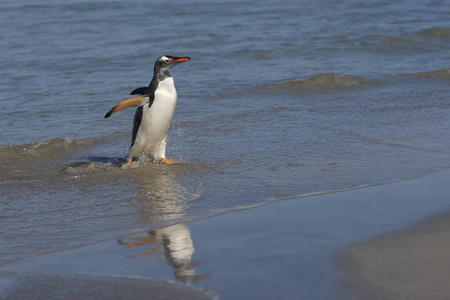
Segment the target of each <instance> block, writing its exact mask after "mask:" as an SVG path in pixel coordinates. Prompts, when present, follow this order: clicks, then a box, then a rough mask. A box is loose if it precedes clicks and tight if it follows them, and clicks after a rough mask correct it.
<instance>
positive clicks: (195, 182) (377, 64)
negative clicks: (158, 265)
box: [0, 0, 450, 264]
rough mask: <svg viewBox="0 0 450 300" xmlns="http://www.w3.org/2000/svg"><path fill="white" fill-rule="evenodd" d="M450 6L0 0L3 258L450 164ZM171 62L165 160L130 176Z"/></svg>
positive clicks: (438, 3)
mask: <svg viewBox="0 0 450 300" xmlns="http://www.w3.org/2000/svg"><path fill="white" fill-rule="evenodd" d="M448 4H449V3H448V1H221V0H215V1H192V2H188V3H186V2H185V1H178V0H174V1H74V0H67V1H50V0H48V1H45V0H39V1H24V0H14V1H3V2H2V3H1V4H0V15H1V18H0V42H1V47H0V54H1V55H0V69H1V71H2V72H1V75H0V76H1V77H0V78H1V80H0V103H1V107H2V109H1V112H0V128H1V130H0V147H1V148H0V180H1V181H0V240H1V241H0V245H1V246H0V264H1V263H5V262H7V261H10V260H14V259H18V258H21V257H24V256H28V255H33V254H37V253H43V252H49V251H50V252H51V251H55V250H58V249H67V248H71V247H76V246H79V245H83V244H87V243H94V242H97V241H100V240H104V239H108V238H114V237H117V236H121V235H126V234H129V233H133V232H139V231H142V230H150V229H153V228H158V227H161V226H166V225H170V224H174V223H177V222H180V221H186V220H191V219H195V218H199V217H206V216H213V215H215V214H218V213H222V212H226V211H231V210H236V209H242V208H248V207H252V206H255V205H259V204H261V203H266V202H267V201H273V200H276V199H280V198H285V197H295V196H298V195H304V194H309V193H315V192H323V191H334V190H340V189H346V188H352V187H358V186H364V185H372V184H378V183H383V182H388V181H391V180H396V179H404V178H410V177H415V176H420V175H423V174H426V173H427V172H429V171H432V170H435V169H439V168H445V167H448V166H449V165H450V160H449V156H450V155H449V154H450V98H449V82H450V70H449V69H448V68H449V58H450V54H449V53H450V51H449V50H450V25H449V24H450V5H448ZM163 54H167V55H174V56H190V57H191V61H189V62H185V63H183V64H180V65H178V66H176V67H175V68H173V69H172V75H173V77H174V80H175V85H176V87H177V91H178V104H177V108H176V112H175V115H174V118H173V121H172V126H171V128H170V130H169V137H168V149H167V152H168V157H169V158H170V159H173V160H180V161H183V162H184V164H182V165H179V166H163V165H159V164H157V163H152V162H149V161H146V160H145V158H142V159H141V160H140V161H139V162H138V163H137V167H136V168H131V169H124V168H121V165H122V164H123V163H124V157H125V156H126V154H127V151H128V148H129V145H130V139H131V127H132V121H133V115H134V109H129V110H126V111H122V112H120V113H118V114H116V115H114V116H112V117H111V118H109V119H107V120H105V119H104V118H103V116H104V114H105V113H106V112H107V111H108V109H109V108H111V107H112V106H113V105H115V104H117V103H118V102H120V101H122V100H124V99H126V98H127V97H129V93H130V92H131V91H132V90H133V89H135V88H137V87H141V86H146V85H148V83H149V82H150V80H151V77H152V72H153V64H154V61H155V60H156V59H157V58H158V57H159V56H160V55H163Z"/></svg>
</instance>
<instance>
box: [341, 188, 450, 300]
mask: <svg viewBox="0 0 450 300" xmlns="http://www.w3.org/2000/svg"><path fill="white" fill-rule="evenodd" d="M447 197H448V196H447ZM449 253H450V213H449V212H447V213H445V214H442V215H440V216H437V217H434V218H432V219H430V220H427V221H425V222H423V223H420V224H418V225H416V226H413V227H412V228H408V229H405V230H400V231H397V232H395V233H390V234H387V235H383V236H381V237H377V238H374V239H370V240H368V241H364V242H360V243H356V244H353V245H349V246H347V247H345V248H344V249H342V250H341V251H340V253H339V254H338V255H337V257H336V261H337V265H338V266H339V268H338V269H339V273H340V278H341V281H342V291H343V293H344V294H345V295H346V296H347V299H368V300H372V299H373V300H375V299H383V300H390V299H411V300H412V299H442V300H444V299H450V257H449Z"/></svg>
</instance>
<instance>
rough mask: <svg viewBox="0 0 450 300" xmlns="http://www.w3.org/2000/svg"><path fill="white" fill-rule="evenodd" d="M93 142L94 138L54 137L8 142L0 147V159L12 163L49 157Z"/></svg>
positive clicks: (66, 152)
mask: <svg viewBox="0 0 450 300" xmlns="http://www.w3.org/2000/svg"><path fill="white" fill-rule="evenodd" d="M95 143H96V141H95V139H82V140H71V139H62V138H55V139H51V140H47V141H43V142H36V143H30V144H23V145H12V144H9V145H7V146H4V147H2V148H0V161H1V162H2V163H14V162H16V161H17V160H36V159H49V158H52V157H56V156H62V155H65V154H69V153H70V152H72V151H74V150H76V149H78V148H84V147H88V146H92V145H94V144H95Z"/></svg>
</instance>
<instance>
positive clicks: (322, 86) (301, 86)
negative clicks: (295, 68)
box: [270, 73, 376, 92]
mask: <svg viewBox="0 0 450 300" xmlns="http://www.w3.org/2000/svg"><path fill="white" fill-rule="evenodd" d="M375 82H376V81H375V80H372V79H367V78H364V77H360V76H350V75H341V74H335V73H330V74H321V75H317V76H314V77H310V78H306V79H297V80H292V81H287V82H282V83H279V84H276V85H273V86H272V87H271V88H270V89H271V90H272V91H276V92H282V91H286V92H308V91H311V92H317V91H324V92H328V91H332V90H341V89H348V88H355V87H361V86H368V85H372V84H374V83H375Z"/></svg>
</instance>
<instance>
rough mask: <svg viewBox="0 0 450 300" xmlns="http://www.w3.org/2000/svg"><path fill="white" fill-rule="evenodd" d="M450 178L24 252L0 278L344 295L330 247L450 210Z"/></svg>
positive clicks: (241, 293) (343, 267) (344, 271)
mask: <svg viewBox="0 0 450 300" xmlns="http://www.w3.org/2000/svg"><path fill="white" fill-rule="evenodd" d="M449 179H450V170H448V169H445V170H442V171H438V172H433V173H431V174H428V175H425V176H423V177H418V178H413V179H409V180H401V181H395V182H392V183H387V184H379V185H374V186H369V187H358V188H354V189H351V190H347V191H339V192H333V193H325V194H320V195H314V197H308V196H305V197H296V198H293V199H290V200H283V201H281V200H278V201H271V202H268V203H262V204H261V205H259V206H258V207H256V208H252V209H242V210H234V211H232V212H229V213H221V214H218V215H216V216H214V217H209V218H204V219H197V220H194V221H188V222H186V223H180V224H175V225H171V226H168V227H165V228H159V229H155V230H151V231H149V232H148V233H142V232H141V233H137V234H133V235H131V236H125V237H120V238H117V239H114V240H108V241H102V242H100V243H96V244H92V245H87V246H83V247H79V248H75V249H71V250H68V251H61V252H54V253H49V254H45V255H41V256H33V257H28V258H25V259H22V260H19V261H15V262H13V263H10V264H6V265H4V266H2V267H0V279H1V278H2V276H3V275H2V274H4V271H10V272H23V273H22V274H27V273H30V272H42V273H47V274H48V273H50V274H64V273H69V274H91V275H92V274H95V275H101V276H125V277H130V276H132V277H138V278H141V279H144V278H145V279H155V280H169V281H178V282H183V283H185V284H190V285H192V286H194V287H195V288H201V289H203V290H205V291H210V292H212V293H214V294H215V295H220V299H236V298H248V299H263V298H267V299H274V298H277V299H298V297H300V298H305V299H341V297H343V295H344V294H346V293H348V290H347V291H345V292H343V291H342V290H343V286H346V285H348V278H349V277H350V278H354V279H355V278H357V279H358V278H359V277H361V276H356V277H355V276H354V275H352V274H353V273H349V272H350V271H349V267H348V266H349V265H350V264H351V263H352V261H351V259H350V258H349V257H350V256H351V255H350V256H349V254H348V253H349V252H346V253H347V254H346V256H345V255H344V256H342V255H341V256H339V255H336V253H342V252H339V251H344V250H341V249H349V248H348V247H351V245H353V244H355V243H356V244H357V243H364V241H366V240H370V239H373V238H374V237H379V236H383V235H385V234H388V235H389V234H390V233H391V232H394V231H395V232H397V231H399V230H404V229H405V228H409V227H411V226H421V225H420V224H419V225H416V224H417V223H418V222H421V221H423V220H425V219H428V218H430V217H432V216H435V215H440V214H442V213H443V212H445V211H446V210H449V209H450V207H449V206H448V204H447V203H446V198H447V197H448V195H449V194H450V193H449V192H450V190H449V187H448V185H447V183H448V182H450V180H449ZM424 199H426V200H424ZM375 239H376V238H375ZM355 251H356V250H355ZM336 257H340V261H339V263H337V264H336ZM344 258H347V260H346V259H344ZM349 261H350V262H349ZM398 261H399V259H398ZM111 262H114V264H113V265H111ZM390 265H393V263H390ZM336 266H338V268H337V269H336ZM350 269H352V268H350ZM349 274H350V275H349ZM342 276H344V279H342ZM352 276H353V277H352ZM345 278H347V283H345V282H344V283H343V281H342V280H344V281H345ZM361 280H362V279H361ZM28 281H29V283H32V282H33V279H30V278H29V277H28ZM350 285H352V286H355V285H356V283H354V282H352V283H351V284H350ZM364 286H367V285H364ZM361 289H362V290H363V291H367V290H369V288H368V287H365V288H361ZM380 293H381V292H380ZM352 295H353V297H354V299H363V298H358V296H355V295H354V293H353V294H352ZM1 297H2V289H0V299H2V298H1ZM42 299H43V298H42ZM132 299H133V298H132ZM134 299H140V298H134ZM342 299H346V298H342ZM428 299H431V298H428Z"/></svg>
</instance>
